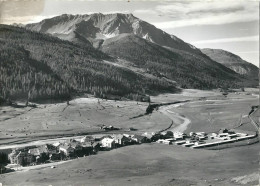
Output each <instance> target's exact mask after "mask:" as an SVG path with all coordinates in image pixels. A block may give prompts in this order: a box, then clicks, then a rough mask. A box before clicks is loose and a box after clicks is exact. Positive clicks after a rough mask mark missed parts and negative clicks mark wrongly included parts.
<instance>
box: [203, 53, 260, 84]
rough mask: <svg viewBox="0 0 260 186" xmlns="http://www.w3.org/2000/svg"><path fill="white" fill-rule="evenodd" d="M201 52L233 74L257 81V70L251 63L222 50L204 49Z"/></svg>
mask: <svg viewBox="0 0 260 186" xmlns="http://www.w3.org/2000/svg"><path fill="white" fill-rule="evenodd" d="M201 51H202V52H203V53H204V54H206V55H207V56H209V57H210V58H211V59H212V60H214V61H216V62H218V63H220V64H223V65H225V66H226V67H228V68H230V69H232V70H234V71H235V72H237V73H239V74H241V75H245V76H248V77H250V78H253V79H254V80H258V72H259V68H258V67H256V66H255V65H253V64H252V63H249V62H247V61H245V60H243V59H241V58H240V57H239V56H237V55H235V54H233V53H231V52H228V51H225V50H222V49H209V48H205V49H201Z"/></svg>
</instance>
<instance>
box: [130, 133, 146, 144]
mask: <svg viewBox="0 0 260 186" xmlns="http://www.w3.org/2000/svg"><path fill="white" fill-rule="evenodd" d="M132 140H134V141H136V142H137V143H146V142H147V137H146V136H141V135H138V134H135V135H134V136H132Z"/></svg>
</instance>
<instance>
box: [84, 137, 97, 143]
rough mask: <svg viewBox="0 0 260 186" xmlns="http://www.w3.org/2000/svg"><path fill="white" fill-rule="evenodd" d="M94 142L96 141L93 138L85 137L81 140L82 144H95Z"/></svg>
mask: <svg viewBox="0 0 260 186" xmlns="http://www.w3.org/2000/svg"><path fill="white" fill-rule="evenodd" d="M94 141H95V139H94V138H93V137H92V136H84V137H83V138H81V139H80V142H81V143H84V142H94Z"/></svg>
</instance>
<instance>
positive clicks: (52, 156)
mask: <svg viewBox="0 0 260 186" xmlns="http://www.w3.org/2000/svg"><path fill="white" fill-rule="evenodd" d="M169 134H171V135H173V133H172V132H170V131H169V132H165V134H164V136H167V135H169ZM162 136H163V134H161V133H149V134H148V133H145V134H142V135H138V134H134V135H129V134H115V135H106V136H102V137H100V138H94V137H92V136H85V137H83V138H81V139H70V140H67V141H65V142H57V143H54V144H45V145H41V146H31V147H24V148H19V149H13V150H12V152H11V153H10V154H9V155H8V159H9V161H10V163H11V164H18V165H22V166H27V165H35V164H41V163H47V162H51V161H59V160H66V159H70V158H76V157H82V156H87V155H91V154H96V153H97V152H98V151H100V150H110V149H113V148H119V147H122V146H127V145H133V144H140V143H149V142H152V141H156V140H157V139H159V138H161V137H162Z"/></svg>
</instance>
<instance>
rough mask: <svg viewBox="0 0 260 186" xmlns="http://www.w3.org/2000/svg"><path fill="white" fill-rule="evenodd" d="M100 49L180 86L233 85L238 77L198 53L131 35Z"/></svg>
mask: <svg viewBox="0 0 260 186" xmlns="http://www.w3.org/2000/svg"><path fill="white" fill-rule="evenodd" d="M100 50H102V51H103V52H105V53H107V54H109V55H111V56H114V57H119V58H120V59H125V60H127V61H131V62H132V64H133V65H134V66H136V67H139V68H142V69H146V71H147V72H149V73H151V74H154V75H155V76H158V77H165V78H167V79H171V80H175V81H176V82H177V83H178V84H179V85H180V86H181V87H182V88H198V89H210V88H217V87H236V86H238V84H239V82H242V81H243V80H242V78H241V77H240V76H239V75H238V74H237V73H235V72H234V71H232V70H230V69H228V68H226V67H225V66H223V65H221V64H219V63H217V62H215V61H212V60H211V59H210V58H208V57H207V56H204V55H200V54H194V53H190V52H186V51H183V50H176V49H172V48H170V49H169V48H165V47H161V46H160V45H157V44H155V43H152V42H150V41H147V40H146V39H143V38H141V37H139V36H137V35H134V34H120V35H118V36H115V37H113V38H110V39H107V40H105V41H104V42H103V44H102V45H101V46H100Z"/></svg>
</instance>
